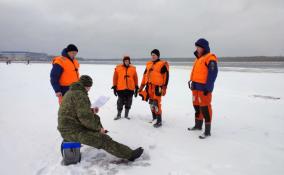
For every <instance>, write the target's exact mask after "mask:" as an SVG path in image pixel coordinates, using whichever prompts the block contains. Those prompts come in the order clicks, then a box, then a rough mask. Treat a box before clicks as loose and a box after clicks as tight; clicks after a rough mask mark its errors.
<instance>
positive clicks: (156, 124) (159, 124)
mask: <svg viewBox="0 0 284 175" xmlns="http://www.w3.org/2000/svg"><path fill="white" fill-rule="evenodd" d="M156 117H157V122H156V123H155V124H154V125H153V126H154V127H155V128H159V127H161V126H162V116H161V115H157V116H156Z"/></svg>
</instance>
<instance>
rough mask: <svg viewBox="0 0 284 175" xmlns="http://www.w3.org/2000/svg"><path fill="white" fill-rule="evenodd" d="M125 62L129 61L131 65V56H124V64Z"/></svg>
mask: <svg viewBox="0 0 284 175" xmlns="http://www.w3.org/2000/svg"><path fill="white" fill-rule="evenodd" d="M125 60H129V64H131V61H130V57H129V56H124V57H123V62H124V61H125Z"/></svg>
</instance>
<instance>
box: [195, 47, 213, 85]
mask: <svg viewBox="0 0 284 175" xmlns="http://www.w3.org/2000/svg"><path fill="white" fill-rule="evenodd" d="M210 61H216V62H217V61H218V59H217V57H216V56H215V55H214V54H212V53H208V54H206V55H204V56H202V57H200V58H196V59H195V61H194V64H193V68H192V71H191V75H190V80H191V81H193V82H197V83H202V84H206V81H207V77H208V67H207V66H208V64H209V62H210Z"/></svg>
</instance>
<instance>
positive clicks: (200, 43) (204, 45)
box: [195, 38, 210, 53]
mask: <svg viewBox="0 0 284 175" xmlns="http://www.w3.org/2000/svg"><path fill="white" fill-rule="evenodd" d="M195 46H199V47H202V48H203V49H204V50H205V53H209V52H210V47H209V42H208V41H207V40H206V39H204V38H200V39H199V40H197V41H196V42H195Z"/></svg>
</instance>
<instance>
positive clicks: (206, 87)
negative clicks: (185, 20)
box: [188, 38, 218, 139]
mask: <svg viewBox="0 0 284 175" xmlns="http://www.w3.org/2000/svg"><path fill="white" fill-rule="evenodd" d="M195 46H196V51H195V52H194V55H195V56H196V59H195V62H194V64H193V68H192V72H191V75H190V81H189V82H188V85H189V88H190V89H191V90H192V99H193V107H194V109H195V125H194V127H192V128H188V130H189V131H195V130H202V125H203V118H204V119H205V132H204V133H203V134H202V135H201V136H199V138H201V139H204V138H206V137H208V136H211V121H212V107H211V100H212V91H213V88H214V82H215V80H216V78H217V74H218V67H217V61H218V60H217V57H216V56H215V55H214V54H212V53H210V48H209V43H208V41H207V40H205V39H203V38H201V39H199V40H198V41H196V43H195Z"/></svg>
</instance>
